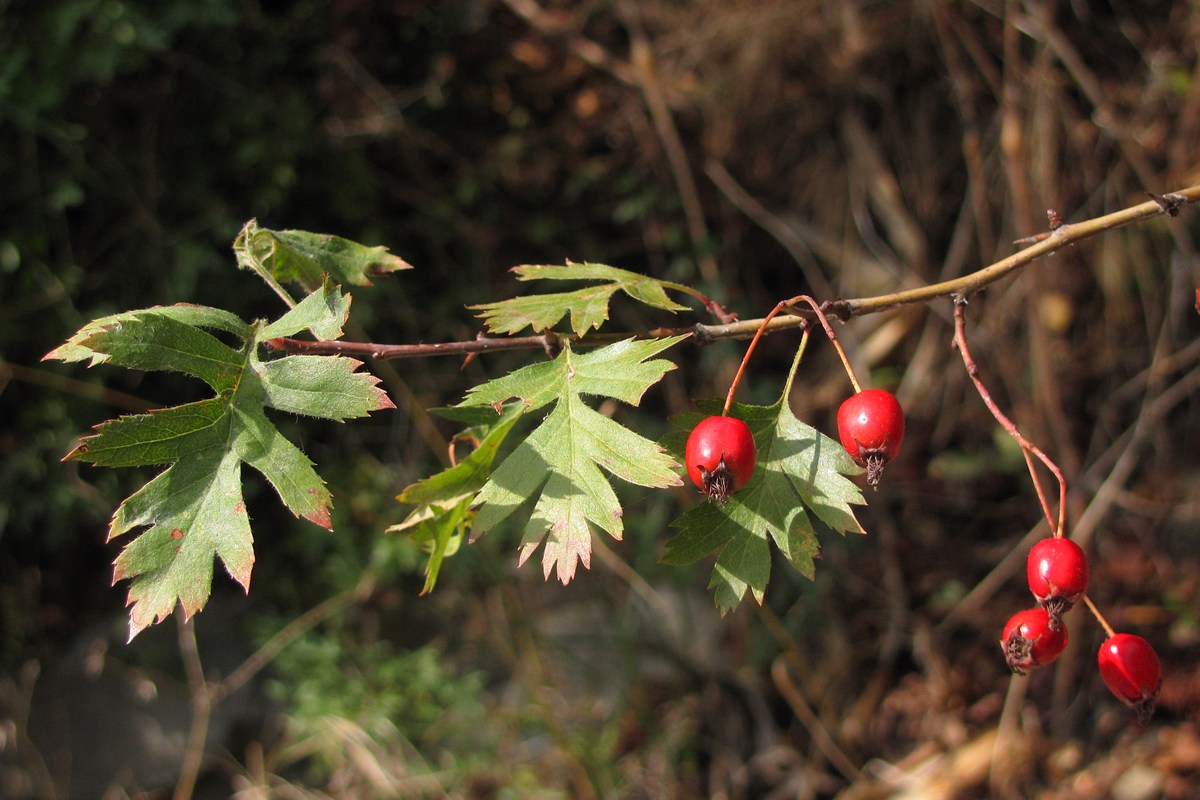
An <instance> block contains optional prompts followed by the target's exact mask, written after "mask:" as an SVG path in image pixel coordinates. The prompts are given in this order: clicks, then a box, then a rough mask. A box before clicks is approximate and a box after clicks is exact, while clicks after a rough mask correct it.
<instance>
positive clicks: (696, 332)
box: [692, 322, 713, 347]
mask: <svg viewBox="0 0 1200 800" xmlns="http://www.w3.org/2000/svg"><path fill="white" fill-rule="evenodd" d="M692 337H693V338H694V339H695V340H696V344H697V345H698V346H700V347H707V346H708V345H710V344H712V341H713V336H712V331H711V330H710V329H709V327H708V326H707V325H704V324H703V323H700V322H697V323H696V324H695V325H693V326H692Z"/></svg>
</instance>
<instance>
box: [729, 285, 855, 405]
mask: <svg viewBox="0 0 1200 800" xmlns="http://www.w3.org/2000/svg"><path fill="white" fill-rule="evenodd" d="M797 303H807V304H808V305H809V307H811V308H812V310H813V313H814V314H815V315H816V317H817V319H818V320H820V321H821V327H823V328H824V329H825V335H826V336H828V337H829V341H830V342H832V343H833V349H834V350H836V351H837V354H838V358H840V359H841V360H842V366H843V367H845V368H846V375H848V376H849V378H850V385H851V386H853V387H854V392H855V394H857V393H858V392H861V391H862V387H861V386H859V383H858V378H857V376H855V374H854V368H853V367H851V366H850V359H848V358H847V357H846V351H845V350H843V349H842V344H841V342H839V341H838V337H837V334H836V333H834V332H833V326H831V325H830V324H829V319H828V317H826V316H825V311H824V310H823V309H822V308H821V306H820V304H819V303H817V301H816V300H814V299H812V298H811V297H809V296H808V295H806V294H798V295H796V296H795V297H792V298H789V299H787V300H781V301H780V302H778V303H776V304H775V307H774V308H773V309H771V313H769V314H767V315H766V316H765V317H763V319H762V322H761V323H760V324H759V326H758V330H756V331H755V332H754V338H752V339H751V340H750V344H749V345H747V347H746V354H745V355H744V356H742V363H741V364H740V365H738V371H737V374H736V375H734V376H733V382H732V383H730V384H729V393H728V394H727V395H725V408H724V409H722V411H721V415H722V416H728V414H729V409H730V407H731V406H732V405H733V395H734V394H735V393H736V392H737V387H738V384H739V383H741V382H742V375H743V374H744V373H745V372H746V365H747V364H749V363H750V355H751V354H752V353H753V352H754V348H756V347H758V340H759V339H761V338H762V336H763V333H764V332H765V331H766V329H767V325H768V323H770V321H771V320H773V319H775V317H776V316H778V315H779V312H780V311H783V310H784V309H785V308H788V307H790V306H794V305H796V304H797Z"/></svg>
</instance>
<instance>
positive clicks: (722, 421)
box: [684, 389, 904, 503]
mask: <svg viewBox="0 0 1200 800" xmlns="http://www.w3.org/2000/svg"><path fill="white" fill-rule="evenodd" d="M838 435H839V436H840V437H841V440H842V446H843V447H845V448H846V452H847V453H849V454H850V457H851V458H853V459H854V461H855V462H856V463H857V464H858V465H859V466H862V467H866V470H867V482H868V483H870V484H871V485H872V486H875V485H877V484H878V483H879V478H880V476H881V475H882V474H883V467H884V465H885V464H887V463H888V462H889V461H891V460H892V459H893V458H895V457H896V456H897V455H898V454H899V453H900V443H901V442H902V441H903V440H904V412H903V411H901V409H900V403H898V402H897V401H896V398H895V396H894V395H892V393H891V392H886V391H884V390H883V389H864V390H863V391H860V392H856V393H855V394H853V395H851V396H850V397H849V398H848V399H847V400H846V401H845V402H843V403H842V405H841V407H840V408H839V409H838ZM757 459H758V452H757V450H756V449H755V446H754V436H753V434H751V432H750V427H749V426H748V425H746V423H745V422H743V421H742V420H740V419H737V418H736V417H728V416H719V417H718V416H713V417H705V418H704V419H703V420H701V421H700V424H698V425H697V426H696V427H695V428H693V429H692V432H691V434H689V435H688V440H687V446H686V447H685V448H684V464H685V465H686V466H687V473H688V477H689V478H691V479H692V483H694V484H695V485H696V488H697V489H699V490H700V491H702V492H704V494H705V495H707V496H708V497H709V499H711V500H716V501H717V502H718V503H724V502H725V501H726V500H728V499H729V495H731V494H733V493H734V492H736V491H737V490H738V489H740V488H742V487H743V486H745V485H746V482H747V481H749V480H750V476H751V475H753V474H754V465H755V462H756V461H757Z"/></svg>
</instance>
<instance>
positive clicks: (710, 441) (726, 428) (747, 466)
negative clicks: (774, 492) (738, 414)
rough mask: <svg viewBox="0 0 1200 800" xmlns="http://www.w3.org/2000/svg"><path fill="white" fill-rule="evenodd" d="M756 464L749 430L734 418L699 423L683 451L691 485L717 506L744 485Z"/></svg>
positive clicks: (718, 418)
mask: <svg viewBox="0 0 1200 800" xmlns="http://www.w3.org/2000/svg"><path fill="white" fill-rule="evenodd" d="M757 460H758V451H757V450H756V449H755V447H754V436H753V435H752V434H751V433H750V428H749V426H748V425H746V423H744V422H742V421H741V420H740V419H736V418H734V417H707V418H705V419H703V420H701V421H700V424H699V425H697V426H696V427H695V428H693V429H692V432H691V434H690V435H689V436H688V440H687V447H686V449H685V450H684V462H685V464H686V465H687V472H688V477H689V478H691V479H692V483H694V484H696V488H698V489H699V490H700V491H702V492H704V493H705V494H706V495H708V496H709V497H710V498H712V499H713V500H716V501H718V502H720V503H724V502H725V500H726V499H728V497H729V495H731V494H733V493H734V492H736V491H737V490H738V489H740V488H742V487H743V486H745V485H746V481H748V480H750V476H751V475H753V474H754V464H755V462H756V461H757Z"/></svg>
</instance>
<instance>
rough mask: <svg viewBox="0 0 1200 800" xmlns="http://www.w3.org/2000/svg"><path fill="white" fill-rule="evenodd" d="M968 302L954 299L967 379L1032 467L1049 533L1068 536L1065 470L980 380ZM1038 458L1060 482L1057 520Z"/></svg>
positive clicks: (956, 333) (957, 338) (956, 337)
mask: <svg viewBox="0 0 1200 800" xmlns="http://www.w3.org/2000/svg"><path fill="white" fill-rule="evenodd" d="M966 306H967V300H966V298H965V297H963V296H962V295H959V296H957V297H955V298H954V345H955V347H957V348H958V352H959V353H960V354H961V355H962V360H963V366H965V367H966V368H967V375H968V376H970V378H971V382H972V383H974V384H975V389H976V390H977V391H978V392H979V396H980V397H981V398H982V399H983V403H984V405H986V406H987V407H988V410H989V411H991V412H992V416H993V417H995V418H996V421H997V422H999V423H1000V426H1001V427H1002V428H1004V430H1005V431H1006V432H1007V433H1008V435H1009V436H1011V437H1013V439H1014V440H1016V442H1017V444H1018V445H1020V446H1021V453H1022V455H1024V456H1025V464H1026V465H1027V466H1028V467H1029V476H1030V477H1031V478H1032V479H1033V488H1034V490H1035V491H1036V492H1037V496H1038V500H1039V501H1040V502H1041V504H1042V511H1043V513H1045V515H1046V521H1047V522H1048V523H1049V524H1050V531H1051V533H1053V534H1054V535H1055V536H1065V535H1066V513H1067V481H1066V478H1064V477H1063V474H1062V470H1061V469H1059V468H1058V465H1057V464H1055V463H1054V462H1053V461H1052V460H1051V459H1050V457H1049V456H1047V455H1046V454H1045V453H1043V452H1042V451H1041V449H1039V448H1038V447H1037V446H1036V445H1034V444H1033V443H1032V442H1030V441H1029V440H1028V439H1026V438H1025V437H1024V436H1022V435H1021V432H1020V431H1019V430H1017V426H1016V425H1015V424H1013V421H1012V420H1010V419H1009V418H1008V417H1007V416H1005V414H1004V412H1003V411H1001V410H1000V407H999V406H997V405H996V401H995V400H993V399H992V395H991V393H990V392H989V391H988V390H987V387H986V386H984V384H983V381H982V380H981V379H980V377H979V366H978V365H977V364H976V363H975V359H973V358H972V357H971V351H970V350H969V349H968V348H967V335H966V319H965V309H966ZM1034 456H1036V457H1037V459H1038V460H1039V461H1041V462H1042V463H1043V464H1045V465H1046V469H1048V470H1050V472H1052V473H1053V474H1054V477H1055V479H1056V480H1057V481H1058V517H1057V519H1056V518H1055V515H1054V514H1053V512H1052V511H1051V509H1050V503H1049V501H1048V500H1047V499H1046V493H1045V491H1044V490H1043V489H1042V482H1041V480H1040V479H1039V478H1038V475H1037V469H1036V466H1035V465H1034V463H1033V457H1034Z"/></svg>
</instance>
